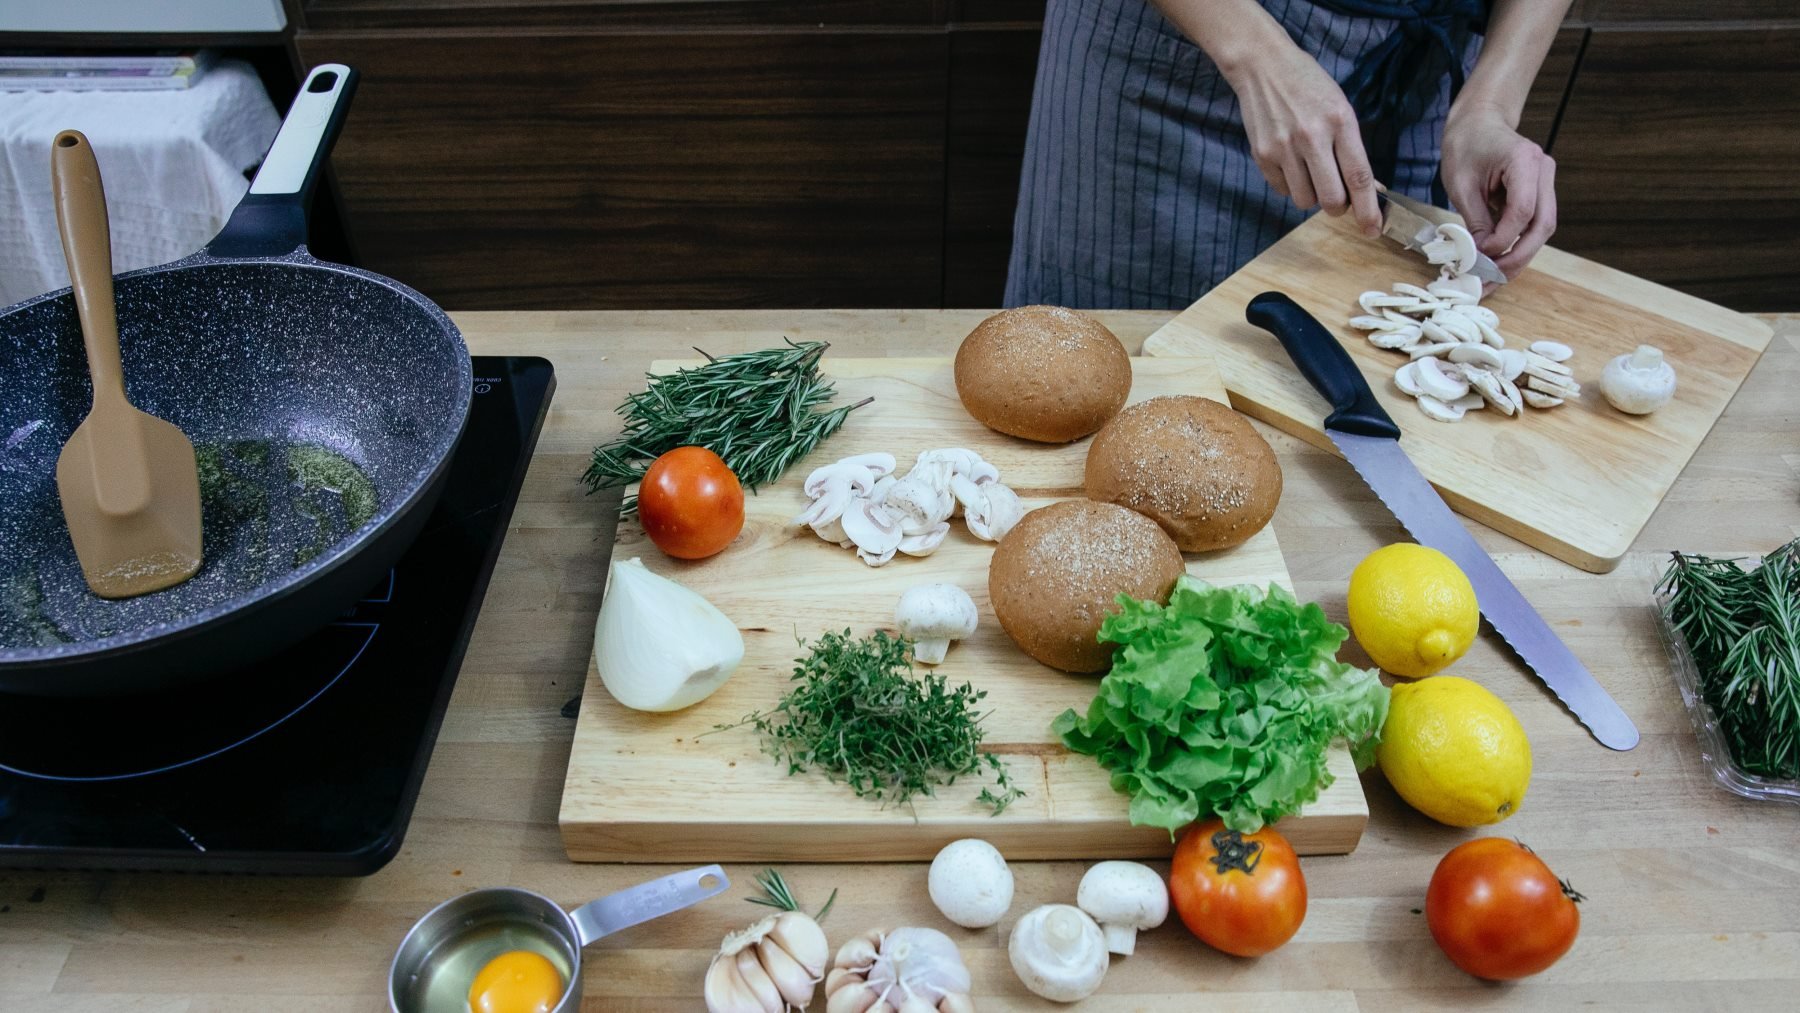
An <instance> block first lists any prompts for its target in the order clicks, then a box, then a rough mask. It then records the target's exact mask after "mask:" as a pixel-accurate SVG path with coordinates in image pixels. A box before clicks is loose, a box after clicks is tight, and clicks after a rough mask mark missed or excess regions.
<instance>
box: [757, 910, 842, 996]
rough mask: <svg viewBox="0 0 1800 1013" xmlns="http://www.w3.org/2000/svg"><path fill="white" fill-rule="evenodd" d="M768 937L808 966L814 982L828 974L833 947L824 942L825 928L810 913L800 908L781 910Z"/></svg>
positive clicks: (796, 960) (796, 959) (802, 964)
mask: <svg viewBox="0 0 1800 1013" xmlns="http://www.w3.org/2000/svg"><path fill="white" fill-rule="evenodd" d="M769 938H770V939H773V940H775V942H776V943H777V944H778V945H780V947H781V948H782V949H784V950H786V951H787V953H788V956H790V957H793V958H794V962H795V963H797V964H799V965H800V966H801V967H803V968H805V969H806V973H807V974H808V975H809V976H811V978H812V979H813V980H814V981H818V980H819V979H820V978H821V977H822V976H823V975H824V974H825V965H827V964H829V963H830V962H831V946H830V944H828V943H827V942H826V941H825V930H824V929H822V928H820V927H819V923H818V922H817V921H815V920H814V919H813V918H812V917H811V916H810V915H806V914H803V913H801V912H799V911H784V912H782V914H781V916H780V917H778V918H777V919H776V920H775V926H774V927H773V928H772V929H770V930H769Z"/></svg>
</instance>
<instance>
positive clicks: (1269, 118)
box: [1227, 38, 1381, 236]
mask: <svg viewBox="0 0 1800 1013" xmlns="http://www.w3.org/2000/svg"><path fill="white" fill-rule="evenodd" d="M1259 56H1260V58H1259V59H1256V60H1253V61H1248V62H1246V63H1245V64H1244V66H1243V69H1242V70H1240V71H1238V72H1237V73H1235V74H1228V75H1227V79H1228V80H1229V81H1230V83H1231V87H1232V89H1233V90H1234V91H1236V92H1237V96H1238V105H1239V106H1240V108H1242V110H1243V114H1244V130H1245V132H1246V133H1248V134H1249V136H1250V156H1251V157H1252V158H1254V159H1255V160H1256V167H1257V168H1259V169H1261V170H1262V174H1263V176H1264V177H1265V178H1267V179H1268V181H1269V185H1270V186H1271V187H1273V188H1274V189H1275V192H1276V193H1279V194H1281V195H1282V196H1283V197H1287V198H1289V199H1291V200H1292V201H1293V202H1294V203H1295V204H1296V205H1298V206H1299V207H1300V208H1302V209H1305V208H1311V207H1314V206H1317V207H1320V208H1323V209H1324V211H1325V213H1326V214H1329V215H1341V214H1343V213H1344V212H1345V211H1347V210H1348V211H1352V212H1354V213H1355V217H1356V224H1357V225H1358V226H1360V227H1361V228H1362V230H1363V231H1364V232H1365V233H1367V234H1368V235H1370V236H1377V235H1380V234H1381V209H1380V207H1379V206H1378V205H1377V204H1376V202H1375V173H1374V172H1373V171H1371V170H1370V168H1369V157H1368V155H1367V154H1366V153H1365V152H1364V151H1363V143H1362V132H1361V130H1360V128H1359V127H1358V126H1357V123H1356V112H1355V110H1353V109H1352V108H1351V107H1350V100H1349V99H1347V98H1345V97H1344V91H1343V89H1342V88H1339V87H1338V83H1337V82H1336V81H1333V80H1332V79H1331V75H1330V74H1327V73H1325V68H1323V67H1321V66H1319V62H1318V61H1317V60H1315V59H1313V58H1312V57H1311V56H1309V55H1307V54H1306V53H1305V52H1304V51H1303V50H1301V49H1300V47H1299V46H1296V45H1294V44H1293V41H1292V40H1291V39H1285V38H1284V39H1283V43H1282V44H1279V45H1277V46H1276V47H1275V48H1274V49H1273V50H1271V51H1265V52H1263V53H1261V54H1259Z"/></svg>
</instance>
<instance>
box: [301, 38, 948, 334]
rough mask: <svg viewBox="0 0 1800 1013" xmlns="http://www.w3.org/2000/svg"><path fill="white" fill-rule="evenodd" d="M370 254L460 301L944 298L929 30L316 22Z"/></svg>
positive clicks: (504, 304) (716, 302) (455, 303)
mask: <svg viewBox="0 0 1800 1013" xmlns="http://www.w3.org/2000/svg"><path fill="white" fill-rule="evenodd" d="M297 44H298V49H299V55H300V59H301V60H303V61H304V62H306V63H319V62H325V61H340V62H343V63H347V64H350V65H351V66H354V67H356V68H358V69H359V70H360V71H361V72H362V74H363V81H362V86H361V88H360V90H359V92H358V96H357V99H356V106H355V108H354V110H353V113H352V116H351V118H350V121H349V124H348V126H347V128H346V130H345V132H344V136H343V139H342V140H341V141H340V142H339V145H338V148H337V152H336V154H335V155H334V157H333V163H334V165H335V167H336V170H337V178H338V182H339V184H340V187H341V190H342V193H343V197H344V201H345V204H346V205H347V209H346V210H347V216H348V219H349V222H350V227H351V239H352V241H353V242H354V244H355V246H356V249H357V254H358V257H359V259H360V261H361V263H362V264H363V265H364V266H366V267H368V268H370V269H372V270H375V271H380V272H382V273H384V274H391V275H393V276H395V277H398V278H401V279H404V280H405V281H407V282H408V283H410V284H412V285H414V286H416V287H418V288H419V289H420V290H422V291H424V292H426V293H427V294H429V295H431V296H432V297H433V298H435V299H437V300H438V301H439V302H441V303H443V304H444V305H445V306H448V307H451V308H457V309H478V308H479V309H504V308H517V309H524V308H544V307H551V306H561V307H572V308H599V307H677V306H688V307H701V306H755V305H768V306H935V305H937V304H938V303H939V302H940V301H941V297H942V268H941V265H942V257H943V212H942V208H943V197H944V159H943V147H944V107H945V83H946V80H947V74H946V69H947V68H946V63H947V58H946V48H947V47H946V42H945V39H944V37H943V36H942V35H941V34H938V33H909V32H904V31H883V32H859V31H854V30H844V31H827V32H820V31H817V30H807V31H787V30H773V31H762V32H757V33H755V34H749V35H745V34H739V33H732V32H636V31H619V32H602V33H591V34H590V33H584V34H538V33H529V32H528V33H521V34H508V35H505V36H503V37H500V38H496V37H494V36H492V35H487V34H474V33H467V32H461V31H457V32H451V31H444V32H432V33H408V34H405V35H399V34H396V33H390V32H387V31H378V32H369V31H354V32H353V31H344V32H317V31H307V32H304V33H302V34H301V35H300V36H299V37H298V40H297Z"/></svg>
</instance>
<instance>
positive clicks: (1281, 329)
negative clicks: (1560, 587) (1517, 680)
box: [1245, 292, 1638, 749]
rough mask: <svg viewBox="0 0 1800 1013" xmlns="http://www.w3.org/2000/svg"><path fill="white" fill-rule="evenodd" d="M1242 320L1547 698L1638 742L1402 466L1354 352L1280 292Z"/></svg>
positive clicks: (1606, 740)
mask: <svg viewBox="0 0 1800 1013" xmlns="http://www.w3.org/2000/svg"><path fill="white" fill-rule="evenodd" d="M1245 316H1246V317H1247V318H1248V319H1249V321H1250V322H1251V323H1252V324H1254V325H1256V326H1257V327H1261V328H1263V329H1264V330H1267V331H1272V332H1274V334H1275V336H1276V337H1277V338H1280V339H1281V344H1282V346H1283V347H1285V348H1286V349H1287V353H1288V355H1289V356H1290V357H1291V358H1292V359H1293V360H1294V365H1295V366H1297V367H1299V369H1300V375H1301V376H1304V377H1306V380H1307V382H1308V383H1311V384H1312V385H1313V387H1314V389H1316V390H1317V391H1318V392H1319V393H1321V394H1323V395H1325V400H1327V401H1329V402H1331V407H1332V409H1333V411H1332V413H1331V414H1330V415H1328V416H1326V418H1325V435H1327V436H1329V437H1331V442H1333V443H1335V444H1337V448H1338V450H1340V451H1342V452H1343V454H1344V457H1345V458H1347V459H1348V460H1349V461H1350V464H1351V465H1352V466H1354V467H1355V468H1356V473H1357V474H1359V475H1361V476H1362V479H1363V481H1364V482H1367V483H1368V484H1369V487H1370V488H1372V489H1374V490H1375V495H1377V496H1379V497H1380V498H1381V501H1382V502H1383V503H1384V504H1386V505H1387V508H1388V509H1389V510H1392V511H1393V512H1394V516H1395V517H1398V518H1399V519H1400V523H1401V524H1403V525H1405V526H1406V530H1407V531H1408V532H1410V533H1411V534H1412V536H1413V537H1414V538H1415V539H1417V540H1418V541H1419V543H1420V544H1422V545H1429V546H1431V547H1432V548H1434V549H1436V550H1438V551H1439V552H1442V553H1443V554H1444V555H1446V556H1449V557H1450V558H1451V559H1452V560H1454V561H1455V562H1456V565H1457V566H1459V567H1461V568H1462V572H1463V573H1465V574H1467V575H1468V577H1469V582H1470V583H1471V584H1473V585H1475V600H1476V601H1477V602H1478V603H1479V604H1480V605H1481V612H1482V614H1483V615H1485V616H1487V619H1488V622H1489V623H1491V624H1492V625H1493V627H1494V629H1496V630H1498V631H1499V632H1500V636H1501V637H1502V638H1504V639H1505V640H1506V642H1507V643H1508V644H1510V645H1511V646H1512V649H1513V650H1514V651H1516V652H1518V655H1519V657H1520V658H1522V659H1524V661H1525V664H1527V665H1529V666H1531V669H1532V671H1534V672H1536V673H1537V676H1538V678H1540V679H1542V680H1543V681H1544V685H1546V686H1548V687H1550V692H1552V693H1555V694H1556V697H1557V699H1559V700H1561V701H1562V702H1563V706H1565V707H1567V708H1569V710H1570V711H1571V712H1573V713H1574V715H1575V717H1576V719H1577V720H1579V721H1580V722H1581V723H1582V724H1584V725H1586V726H1587V727H1588V731H1590V732H1592V733H1593V735H1594V738H1596V739H1598V740H1600V743H1601V744H1602V745H1604V746H1607V747H1609V748H1612V749H1630V748H1631V747H1633V746H1635V745H1637V742H1638V731H1637V728H1636V726H1634V725H1633V724H1632V723H1631V719H1630V718H1628V717H1626V716H1625V712H1624V711H1622V710H1620V709H1619V705H1618V704H1617V703H1615V702H1613V698H1612V697H1611V696H1608V695H1607V692H1606V690H1604V689H1602V688H1600V684H1599V683H1597V682H1595V681H1594V677H1593V676H1592V675H1590V674H1589V673H1588V670H1587V669H1586V668H1585V667H1583V666H1582V664H1581V662H1580V661H1579V660H1577V659H1576V657H1575V655H1574V654H1572V653H1570V652H1569V649H1568V647H1567V646H1565V645H1564V644H1563V642H1562V641H1561V640H1560V639H1559V638H1558V637H1557V636H1556V634H1555V633H1553V632H1551V630H1550V627H1549V626H1547V625H1545V623H1544V620H1543V617H1541V616H1539V615H1538V614H1537V612H1536V610H1534V609H1533V608H1532V607H1531V603H1530V602H1528V601H1526V600H1525V596H1524V595H1522V594H1520V593H1519V589H1518V588H1516V587H1514V586H1513V584H1512V581H1510V580H1508V579H1506V574H1504V573H1502V572H1500V568H1499V567H1498V566H1496V565H1494V561H1493V560H1492V559H1490V558H1488V554H1487V553H1486V552H1484V551H1482V548H1481V546H1480V545H1479V544H1478V543H1477V542H1476V541H1475V539H1474V537H1473V536H1471V535H1470V534H1469V532H1468V529H1467V528H1464V527H1463V526H1462V522H1461V521H1459V520H1457V519H1456V515H1455V514H1452V513H1451V512H1450V508H1449V507H1447V506H1445V505H1444V501H1443V500H1442V499H1441V498H1439V496H1438V494H1437V491H1436V490H1434V489H1433V488H1432V487H1431V484H1430V483H1429V482H1426V481H1425V477H1424V476H1423V475H1420V474H1419V470H1418V469H1417V468H1415V467H1413V463H1412V461H1410V460H1408V459H1407V456H1406V452H1405V451H1404V450H1401V449H1400V428H1399V427H1398V426H1396V425H1394V420H1393V419H1391V418H1389V417H1388V414H1387V412H1385V411H1383V410H1382V408H1381V404H1380V403H1379V402H1378V401H1376V400H1375V394H1374V392H1373V391H1371V390H1370V389H1369V384H1368V381H1367V380H1365V379H1363V375H1362V371H1361V370H1360V369H1358V368H1357V366H1356V363H1355V362H1354V361H1353V360H1352V359H1351V358H1350V353H1348V352H1346V351H1344V348H1343V346H1342V345H1340V344H1338V342H1337V339H1336V338H1333V337H1332V336H1331V333H1330V332H1328V331H1327V330H1325V328H1324V327H1323V326H1321V325H1320V324H1319V322H1318V321H1317V320H1314V319H1313V318H1312V316H1311V315H1310V314H1308V313H1307V312H1306V311H1305V310H1304V309H1301V308H1300V306H1299V304H1298V303H1296V302H1294V300H1292V299H1290V298H1288V297H1287V296H1285V295H1283V294H1281V293H1280V292H1264V293H1263V294H1262V295H1259V296H1257V297H1256V298H1254V299H1252V300H1250V305H1249V307H1248V309H1247V310H1246V311H1245Z"/></svg>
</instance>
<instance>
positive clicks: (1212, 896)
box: [1169, 820, 1306, 957]
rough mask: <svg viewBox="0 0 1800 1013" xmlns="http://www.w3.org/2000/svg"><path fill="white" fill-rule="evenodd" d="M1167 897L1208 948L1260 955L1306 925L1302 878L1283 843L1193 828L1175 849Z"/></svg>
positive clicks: (1209, 826)
mask: <svg viewBox="0 0 1800 1013" xmlns="http://www.w3.org/2000/svg"><path fill="white" fill-rule="evenodd" d="M1169 897H1170V898H1171V899H1172V900H1174V902H1175V912H1176V913H1177V914H1179V915H1181V920H1182V922H1183V924H1185V925H1187V927H1188V931H1190V932H1192V933H1193V934H1194V935H1196V936H1199V937H1200V939H1201V941H1203V942H1205V943H1206V944H1207V945H1208V946H1212V947H1215V948H1217V949H1221V950H1224V951H1225V952H1226V953H1230V954H1234V955H1236V956H1239V957H1260V956H1262V955H1263V954H1265V953H1267V952H1269V951H1270V950H1273V949H1275V948H1276V947H1278V946H1280V945H1281V944H1282V943H1285V942H1287V941H1288V940H1289V939H1292V938H1293V937H1294V933H1295V932H1297V931H1299V929H1300V923H1301V922H1302V921H1304V920H1305V919H1306V878H1305V877H1304V876H1302V875H1301V874H1300V859H1299V857H1298V856H1296V855H1295V854H1294V849H1293V847H1292V846H1291V845H1289V844H1288V842H1287V838H1285V837H1283V836H1281V835H1280V834H1278V833H1276V832H1275V831H1273V830H1271V829H1269V828H1268V827H1264V828H1262V829H1261V830H1258V831H1257V832H1256V833H1254V834H1239V833H1238V832H1237V831H1235V830H1227V829H1225V824H1224V823H1223V822H1221V821H1219V820H1208V821H1207V822H1205V823H1197V824H1195V825H1194V826H1193V827H1192V828H1190V829H1189V830H1188V832H1187V836H1186V837H1183V838H1182V839H1181V843H1180V844H1178V845H1176V846H1175V859H1174V861H1173V862H1172V863H1171V864H1170V866H1169Z"/></svg>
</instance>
